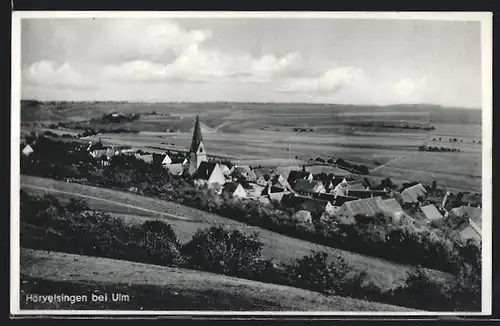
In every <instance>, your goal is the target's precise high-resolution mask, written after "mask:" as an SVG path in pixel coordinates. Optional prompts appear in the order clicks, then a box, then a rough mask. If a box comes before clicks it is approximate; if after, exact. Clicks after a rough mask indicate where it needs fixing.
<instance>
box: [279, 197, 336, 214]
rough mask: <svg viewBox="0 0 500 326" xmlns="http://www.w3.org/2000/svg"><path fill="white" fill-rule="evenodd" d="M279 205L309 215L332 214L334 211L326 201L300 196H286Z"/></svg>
mask: <svg viewBox="0 0 500 326" xmlns="http://www.w3.org/2000/svg"><path fill="white" fill-rule="evenodd" d="M281 203H282V205H283V206H285V207H289V208H294V209H297V210H306V211H308V212H311V213H319V214H333V213H334V211H335V208H334V206H333V205H332V203H330V202H329V201H328V200H322V199H317V198H311V197H308V196H302V195H294V194H286V195H284V196H283V198H282V200H281Z"/></svg>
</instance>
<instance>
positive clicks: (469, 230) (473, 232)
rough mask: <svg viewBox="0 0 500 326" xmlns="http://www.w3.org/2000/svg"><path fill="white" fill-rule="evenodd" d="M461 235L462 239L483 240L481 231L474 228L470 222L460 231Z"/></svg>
mask: <svg viewBox="0 0 500 326" xmlns="http://www.w3.org/2000/svg"><path fill="white" fill-rule="evenodd" d="M459 235H460V237H461V238H462V239H464V240H468V239H472V240H474V241H476V242H479V243H480V242H481V238H482V236H481V231H480V230H478V229H477V228H474V227H473V226H472V225H471V224H470V223H466V224H465V225H464V227H462V229H460V231H459Z"/></svg>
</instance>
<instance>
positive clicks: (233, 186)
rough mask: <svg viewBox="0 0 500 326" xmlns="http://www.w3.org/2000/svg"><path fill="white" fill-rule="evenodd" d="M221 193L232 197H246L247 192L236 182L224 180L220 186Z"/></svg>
mask: <svg viewBox="0 0 500 326" xmlns="http://www.w3.org/2000/svg"><path fill="white" fill-rule="evenodd" d="M222 194H227V195H228V196H229V197H234V198H247V193H246V191H245V189H244V188H243V186H242V185H241V184H239V183H236V182H226V183H225V184H224V187H223V188H222Z"/></svg>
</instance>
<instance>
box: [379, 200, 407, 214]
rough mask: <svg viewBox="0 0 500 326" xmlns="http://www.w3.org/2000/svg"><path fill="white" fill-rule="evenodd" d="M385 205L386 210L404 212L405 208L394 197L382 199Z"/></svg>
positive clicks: (393, 212)
mask: <svg viewBox="0 0 500 326" xmlns="http://www.w3.org/2000/svg"><path fill="white" fill-rule="evenodd" d="M382 203H383V206H384V211H386V212H388V213H392V214H395V213H400V212H403V208H402V207H401V205H399V203H398V201H397V200H396V199H394V198H390V199H386V200H383V201H382Z"/></svg>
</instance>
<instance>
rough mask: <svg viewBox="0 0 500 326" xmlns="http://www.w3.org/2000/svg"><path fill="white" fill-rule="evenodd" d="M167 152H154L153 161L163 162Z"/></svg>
mask: <svg viewBox="0 0 500 326" xmlns="http://www.w3.org/2000/svg"><path fill="white" fill-rule="evenodd" d="M165 156H166V155H165V154H157V153H153V163H159V164H161V163H162V162H163V159H164V158H165Z"/></svg>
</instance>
